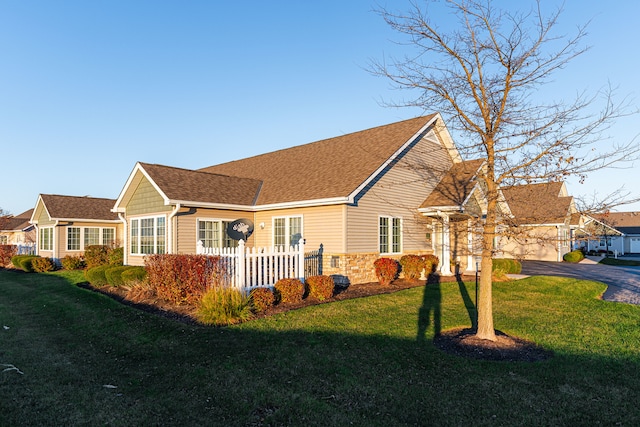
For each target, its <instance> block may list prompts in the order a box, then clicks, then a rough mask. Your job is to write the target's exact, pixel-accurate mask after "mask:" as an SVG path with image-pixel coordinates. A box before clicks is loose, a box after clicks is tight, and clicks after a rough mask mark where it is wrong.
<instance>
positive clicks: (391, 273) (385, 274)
mask: <svg viewBox="0 0 640 427" xmlns="http://www.w3.org/2000/svg"><path fill="white" fill-rule="evenodd" d="M373 266H374V268H375V269H376V277H377V278H378V282H380V284H381V285H382V286H389V285H390V284H391V282H392V281H393V280H394V279H395V278H396V276H397V275H398V261H396V260H395V259H391V258H378V259H377V260H375V261H374V263H373Z"/></svg>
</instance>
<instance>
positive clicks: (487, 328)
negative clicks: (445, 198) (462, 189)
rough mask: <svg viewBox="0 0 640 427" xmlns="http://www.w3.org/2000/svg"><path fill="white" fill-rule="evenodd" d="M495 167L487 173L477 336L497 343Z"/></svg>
mask: <svg viewBox="0 0 640 427" xmlns="http://www.w3.org/2000/svg"><path fill="white" fill-rule="evenodd" d="M492 166H493V165H492V164H491V165H490V166H489V168H488V171H487V175H488V176H487V178H488V179H487V180H486V181H485V182H486V185H487V217H486V220H485V223H484V226H483V233H482V261H481V264H480V266H481V270H480V283H479V285H478V307H476V309H477V311H478V331H477V332H476V336H477V337H478V338H481V339H484V340H490V341H495V340H496V332H495V329H494V327H493V295H492V287H493V280H492V275H493V271H492V270H493V239H494V237H495V235H496V222H497V221H496V218H497V205H498V202H497V200H498V190H497V185H496V184H495V181H494V178H493V167H492Z"/></svg>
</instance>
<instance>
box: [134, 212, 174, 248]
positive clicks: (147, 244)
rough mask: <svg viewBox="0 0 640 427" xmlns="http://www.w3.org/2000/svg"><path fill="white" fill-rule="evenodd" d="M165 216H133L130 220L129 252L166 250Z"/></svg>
mask: <svg viewBox="0 0 640 427" xmlns="http://www.w3.org/2000/svg"><path fill="white" fill-rule="evenodd" d="M165 224H166V218H165V217H163V216H158V217H152V218H135V219H132V220H131V227H130V228H131V234H130V239H131V253H132V254H134V255H147V254H164V253H165V252H166V230H165Z"/></svg>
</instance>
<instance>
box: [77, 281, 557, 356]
mask: <svg viewBox="0 0 640 427" xmlns="http://www.w3.org/2000/svg"><path fill="white" fill-rule="evenodd" d="M461 279H462V280H463V281H465V282H469V281H473V280H475V277H473V276H462V277H461ZM435 280H436V281H437V282H454V281H456V280H458V279H457V278H456V277H450V276H438V277H436V278H435ZM425 285H427V286H428V284H427V281H425V280H419V281H409V280H403V279H399V280H396V281H394V282H393V283H392V284H391V285H390V286H382V285H380V284H379V283H377V282H372V283H362V284H352V285H349V286H347V287H338V288H337V290H336V293H335V295H334V296H333V297H332V298H329V299H327V300H324V301H319V300H317V299H314V298H306V299H304V300H303V301H301V302H299V303H293V304H278V305H275V306H273V307H271V308H270V309H268V310H267V311H266V312H264V313H261V314H259V315H257V316H256V318H261V317H267V316H271V315H274V314H278V313H284V312H287V311H291V310H297V309H300V308H303V307H308V306H312V305H317V304H326V303H330V302H333V301H341V300H346V299H353V298H362V297H367V296H372V295H381V294H389V293H393V292H397V291H400V290H403V289H409V288H415V287H422V286H425ZM83 286H84V287H86V288H88V289H92V290H94V291H97V292H101V293H103V294H106V295H109V296H111V297H112V298H115V299H116V300H118V301H120V302H122V303H123V304H127V305H131V306H134V307H136V308H138V309H140V310H143V311H146V312H150V313H153V314H157V315H160V316H164V317H167V318H170V319H173V320H177V321H180V322H184V323H188V324H197V321H196V319H195V310H196V308H195V307H193V306H190V305H179V306H176V305H174V304H170V303H167V302H164V301H161V300H153V301H143V302H140V303H134V302H131V301H129V300H127V299H126V298H125V296H126V290H124V289H122V288H116V287H112V286H103V287H93V286H91V285H89V284H85V285H83ZM434 345H435V346H436V347H437V348H438V349H440V350H441V351H443V352H446V353H448V354H453V355H456V356H460V357H464V358H469V359H482V360H492V361H509V362H516V361H517V362H538V361H543V360H546V359H549V358H551V357H553V353H552V352H551V351H548V350H545V349H543V348H541V347H539V346H538V345H536V344H535V343H532V342H529V341H526V340H523V339H521V338H518V337H512V336H509V335H506V334H504V333H503V332H501V331H496V341H489V340H483V339H479V338H477V337H476V336H475V331H474V330H473V329H470V328H458V329H452V330H449V331H443V332H441V333H440V334H438V335H437V336H436V337H435V338H434Z"/></svg>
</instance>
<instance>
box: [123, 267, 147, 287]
mask: <svg viewBox="0 0 640 427" xmlns="http://www.w3.org/2000/svg"><path fill="white" fill-rule="evenodd" d="M146 278H147V270H146V269H145V268H144V267H140V266H130V267H129V269H128V270H124V271H123V272H122V281H123V282H124V284H125V285H132V284H134V283H139V282H143V281H144V280H145V279H146Z"/></svg>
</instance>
